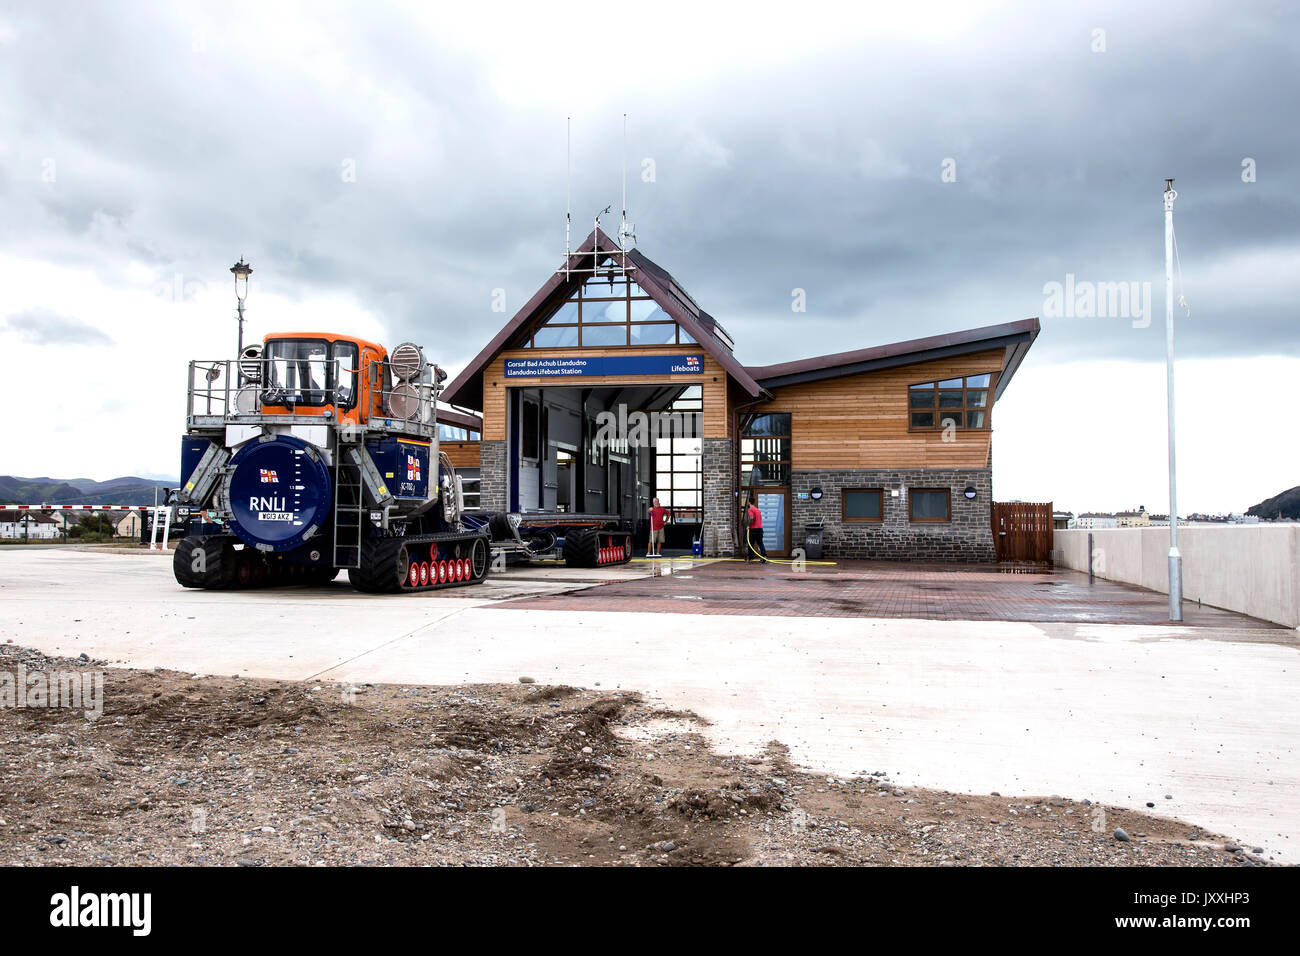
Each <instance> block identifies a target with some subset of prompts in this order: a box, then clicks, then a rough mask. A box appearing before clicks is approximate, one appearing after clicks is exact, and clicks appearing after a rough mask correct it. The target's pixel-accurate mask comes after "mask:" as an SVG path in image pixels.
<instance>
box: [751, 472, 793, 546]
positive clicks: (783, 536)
mask: <svg viewBox="0 0 1300 956" xmlns="http://www.w3.org/2000/svg"><path fill="white" fill-rule="evenodd" d="M742 500H744V501H750V500H752V501H753V502H754V504H756V505H758V510H759V511H760V512H761V513H762V515H763V547H765V548H766V549H767V553H768V554H769V555H770V556H772V557H774V558H784V557H788V556H789V554H790V489H789V488H774V487H772V486H771V485H751V486H749V487H747V488H745V489H744V492H743V494H742ZM742 518H743V515H742ZM740 527H741V529H742V530H743V529H744V522H743V520H742V521H741V524H740ZM742 543H743V542H742Z"/></svg>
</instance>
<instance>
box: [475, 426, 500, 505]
mask: <svg viewBox="0 0 1300 956" xmlns="http://www.w3.org/2000/svg"><path fill="white" fill-rule="evenodd" d="M478 454H479V473H478V475H479V507H480V508H482V509H483V510H484V511H505V510H506V443H505V442H504V441H481V442H479V446H478Z"/></svg>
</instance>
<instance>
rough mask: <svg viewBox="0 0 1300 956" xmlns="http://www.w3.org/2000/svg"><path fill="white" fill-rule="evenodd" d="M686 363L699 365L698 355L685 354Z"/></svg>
mask: <svg viewBox="0 0 1300 956" xmlns="http://www.w3.org/2000/svg"><path fill="white" fill-rule="evenodd" d="M686 364H687V365H699V364H700V359H699V356H697V355H688V356H686Z"/></svg>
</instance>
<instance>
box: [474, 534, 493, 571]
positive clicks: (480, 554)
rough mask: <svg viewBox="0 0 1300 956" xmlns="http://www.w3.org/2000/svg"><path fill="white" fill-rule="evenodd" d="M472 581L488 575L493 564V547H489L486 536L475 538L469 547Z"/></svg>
mask: <svg viewBox="0 0 1300 956" xmlns="http://www.w3.org/2000/svg"><path fill="white" fill-rule="evenodd" d="M469 559H470V571H471V572H472V573H471V574H470V581H472V582H478V581H482V580H483V579H484V578H485V577H487V575H488V569H489V568H490V567H491V565H492V549H491V548H489V547H488V539H487V538H486V537H481V538H475V539H474V541H473V543H472V544H471V545H470V548H469Z"/></svg>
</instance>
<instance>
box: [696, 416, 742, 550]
mask: <svg viewBox="0 0 1300 956" xmlns="http://www.w3.org/2000/svg"><path fill="white" fill-rule="evenodd" d="M735 450H736V449H735V445H734V444H733V443H732V441H731V439H730V438H705V439H704V440H703V447H702V448H701V460H700V467H701V469H702V470H703V472H704V555H705V557H709V558H724V557H730V556H731V555H732V554H734V552H735V549H736V545H735V524H736V509H737V507H738V505H737V504H736V496H735V489H734V488H733V486H732V480H733V477H734V475H735V474H736V457H735Z"/></svg>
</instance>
